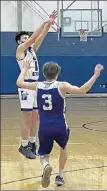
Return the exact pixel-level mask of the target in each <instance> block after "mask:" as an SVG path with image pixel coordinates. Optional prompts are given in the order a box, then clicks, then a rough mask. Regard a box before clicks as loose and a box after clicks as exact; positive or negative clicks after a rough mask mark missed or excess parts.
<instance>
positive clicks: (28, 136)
mask: <svg viewBox="0 0 107 191" xmlns="http://www.w3.org/2000/svg"><path fill="white" fill-rule="evenodd" d="M56 16H57V12H56V11H53V12H52V14H51V15H50V17H49V18H48V19H47V20H46V21H44V22H43V23H42V25H41V26H40V27H39V28H38V29H36V30H35V32H34V33H33V34H32V35H31V36H30V35H29V33H28V32H25V31H21V32H19V33H17V34H16V37H15V39H16V42H17V44H18V47H17V50H16V59H17V62H18V65H19V67H20V70H22V69H23V60H26V59H28V58H29V59H30V60H32V62H31V63H30V69H29V70H28V72H27V73H26V76H25V79H24V80H25V81H26V82H36V81H38V79H39V65H38V60H37V56H36V51H37V50H38V48H39V47H40V45H41V43H42V42H43V40H44V38H45V36H46V35H47V33H48V31H49V28H50V27H51V25H53V24H54V21H55V19H56ZM18 93H19V99H20V104H21V113H22V123H21V138H22V141H21V146H20V148H19V152H20V153H21V154H23V155H24V156H25V157H27V158H30V159H34V158H35V157H36V144H35V141H36V133H37V126H38V112H37V103H36V102H37V101H36V91H35V90H28V89H27V88H26V89H25V88H18Z"/></svg>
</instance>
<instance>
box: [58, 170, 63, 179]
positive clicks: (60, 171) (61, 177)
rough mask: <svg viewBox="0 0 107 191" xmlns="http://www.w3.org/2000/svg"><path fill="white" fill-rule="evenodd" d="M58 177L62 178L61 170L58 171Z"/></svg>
mask: <svg viewBox="0 0 107 191" xmlns="http://www.w3.org/2000/svg"><path fill="white" fill-rule="evenodd" d="M58 175H59V176H60V177H61V178H62V177H63V170H61V169H59V173H58Z"/></svg>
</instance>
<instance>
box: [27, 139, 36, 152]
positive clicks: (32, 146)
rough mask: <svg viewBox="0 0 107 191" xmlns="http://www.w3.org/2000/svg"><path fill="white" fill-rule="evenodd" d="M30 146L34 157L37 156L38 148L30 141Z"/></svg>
mask: <svg viewBox="0 0 107 191" xmlns="http://www.w3.org/2000/svg"><path fill="white" fill-rule="evenodd" d="M28 146H29V148H30V150H31V151H32V153H33V154H34V155H37V146H36V144H35V143H31V142H30V141H29V143H28Z"/></svg>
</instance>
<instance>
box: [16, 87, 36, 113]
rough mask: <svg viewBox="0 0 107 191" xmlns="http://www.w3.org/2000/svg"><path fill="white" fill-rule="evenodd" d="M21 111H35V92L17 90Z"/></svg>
mask: <svg viewBox="0 0 107 191" xmlns="http://www.w3.org/2000/svg"><path fill="white" fill-rule="evenodd" d="M18 93H19V99H20V105H21V111H32V110H33V109H37V92H36V91H35V90H27V89H22V88H18Z"/></svg>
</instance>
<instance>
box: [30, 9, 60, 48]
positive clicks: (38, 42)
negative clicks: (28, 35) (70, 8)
mask: <svg viewBox="0 0 107 191" xmlns="http://www.w3.org/2000/svg"><path fill="white" fill-rule="evenodd" d="M56 17H57V11H55V10H54V11H53V12H52V13H51V15H50V16H49V18H50V23H47V24H46V25H45V26H44V28H43V30H42V31H41V34H40V36H39V37H38V38H37V39H36V41H35V43H34V44H33V48H34V50H35V51H37V50H38V49H39V47H40V46H41V44H42V42H43V40H44V38H45V37H46V35H47V33H48V31H49V29H50V27H51V25H52V24H54V21H55V19H56Z"/></svg>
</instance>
